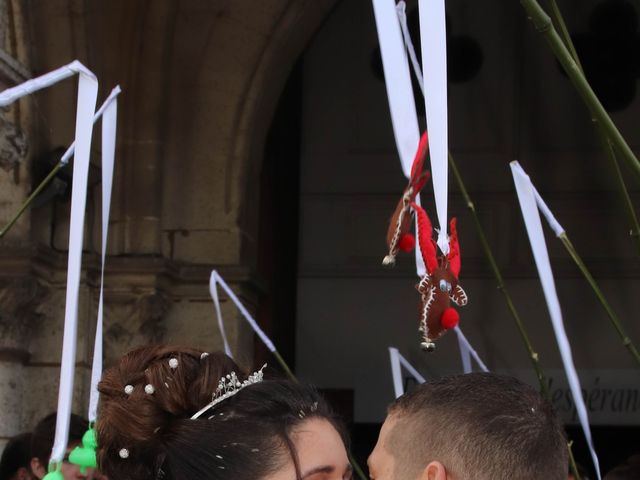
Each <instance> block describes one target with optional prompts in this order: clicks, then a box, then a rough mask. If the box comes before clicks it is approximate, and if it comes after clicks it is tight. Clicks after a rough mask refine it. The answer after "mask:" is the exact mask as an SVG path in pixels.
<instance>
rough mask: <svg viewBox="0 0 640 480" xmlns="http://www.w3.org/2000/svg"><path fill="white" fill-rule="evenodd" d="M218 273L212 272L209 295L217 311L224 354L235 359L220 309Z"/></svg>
mask: <svg viewBox="0 0 640 480" xmlns="http://www.w3.org/2000/svg"><path fill="white" fill-rule="evenodd" d="M216 278H217V273H216V271H215V270H213V271H212V272H211V276H210V277H209V293H210V294H211V300H213V305H214V307H215V309H216V317H217V319H218V328H219V329H220V335H221V336H222V343H223V344H224V353H226V354H227V355H228V356H229V357H231V358H233V352H231V347H230V346H229V341H228V340H227V332H226V330H225V328H224V320H223V319H222V309H221V308H220V298H219V297H218V286H217V282H216Z"/></svg>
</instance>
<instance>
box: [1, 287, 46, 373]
mask: <svg viewBox="0 0 640 480" xmlns="http://www.w3.org/2000/svg"><path fill="white" fill-rule="evenodd" d="M46 295H47V289H46V288H45V287H44V286H43V285H42V284H41V283H40V282H38V281H37V280H36V279H35V278H30V277H23V278H17V279H1V280H0V360H2V361H14V362H22V363H24V362H25V361H26V360H27V359H28V358H29V354H28V347H29V337H30V335H31V334H32V332H33V330H34V328H35V327H36V326H37V325H38V324H39V323H40V320H41V318H42V314H41V313H40V312H39V311H38V305H39V304H40V303H41V302H42V300H43V298H44V297H45V296H46Z"/></svg>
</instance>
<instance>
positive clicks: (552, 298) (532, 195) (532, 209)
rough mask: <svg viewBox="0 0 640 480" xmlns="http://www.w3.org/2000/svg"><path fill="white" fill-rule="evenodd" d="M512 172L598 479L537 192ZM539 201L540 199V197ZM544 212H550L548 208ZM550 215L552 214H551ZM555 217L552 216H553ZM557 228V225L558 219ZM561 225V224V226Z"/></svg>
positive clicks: (526, 179)
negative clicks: (545, 238)
mask: <svg viewBox="0 0 640 480" xmlns="http://www.w3.org/2000/svg"><path fill="white" fill-rule="evenodd" d="M511 172H512V174H513V181H514V183H515V187H516V192H517V193H518V201H519V202H520V209H521V210H522V216H523V217H524V222H525V226H526V228H527V234H528V235H529V242H530V243H531V250H532V251H533V258H534V260H535V262H536V267H537V269H538V275H539V277H540V283H541V284H542V290H543V292H544V296H545V300H546V302H547V307H548V309H549V315H550V316H551V324H552V325H553V330H554V333H555V336H556V341H557V342H558V348H559V349H560V355H561V357H562V363H563V364H564V369H565V372H566V374H567V380H568V382H569V388H570V389H571V394H572V395H573V399H574V402H575V405H576V410H577V413H578V418H579V419H580V425H581V426H582V430H583V432H584V436H585V438H586V440H587V445H588V446H589V451H590V452H591V458H592V460H593V464H594V466H595V467H596V473H597V476H598V479H600V478H601V477H600V463H599V461H598V456H597V454H596V451H595V449H594V447H593V440H592V437H591V429H590V427H589V418H588V414H587V409H586V406H585V403H584V398H583V396H582V388H581V387H580V379H579V378H578V374H577V372H576V368H575V365H574V363H573V355H572V353H571V345H570V344H569V339H568V338H567V333H566V331H565V328H564V322H563V320H562V311H561V309H560V301H559V299H558V294H557V292H556V286H555V281H554V279H553V272H552V270H551V262H550V261H549V253H548V251H547V244H546V242H545V240H544V233H543V231H542V223H541V221H540V214H539V212H538V208H539V203H538V200H537V199H538V198H540V196H539V195H538V196H536V191H535V188H534V186H533V184H532V183H531V179H530V178H529V176H528V175H527V174H526V173H525V171H524V170H523V169H522V167H521V166H520V165H519V164H518V162H516V161H514V162H511ZM540 200H542V199H541V198H540ZM546 211H547V212H548V213H549V214H550V213H551V212H550V211H549V209H548V208H547V209H546ZM551 217H553V216H552V215H551ZM554 220H555V218H554ZM555 224H556V227H558V226H559V224H558V223H557V221H556V222H555ZM560 228H562V227H560Z"/></svg>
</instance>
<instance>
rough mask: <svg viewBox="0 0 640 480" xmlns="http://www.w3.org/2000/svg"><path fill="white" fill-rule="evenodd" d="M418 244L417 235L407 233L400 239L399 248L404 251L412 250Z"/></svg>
mask: <svg viewBox="0 0 640 480" xmlns="http://www.w3.org/2000/svg"><path fill="white" fill-rule="evenodd" d="M415 246H416V237H414V236H413V235H411V234H410V233H405V234H404V235H402V237H400V240H399V241H398V248H399V249H400V250H402V251H403V252H410V251H411V250H413V249H414V248H415Z"/></svg>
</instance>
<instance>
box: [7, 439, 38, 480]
mask: <svg viewBox="0 0 640 480" xmlns="http://www.w3.org/2000/svg"><path fill="white" fill-rule="evenodd" d="M30 450H31V433H21V434H20V435H16V436H15V437H13V438H12V439H11V440H9V442H8V443H7V445H6V446H5V447H4V450H3V451H2V457H0V480H9V479H11V478H13V477H14V475H16V473H18V470H20V469H21V468H26V469H27V470H30V468H31V467H30V464H31V452H30Z"/></svg>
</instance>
